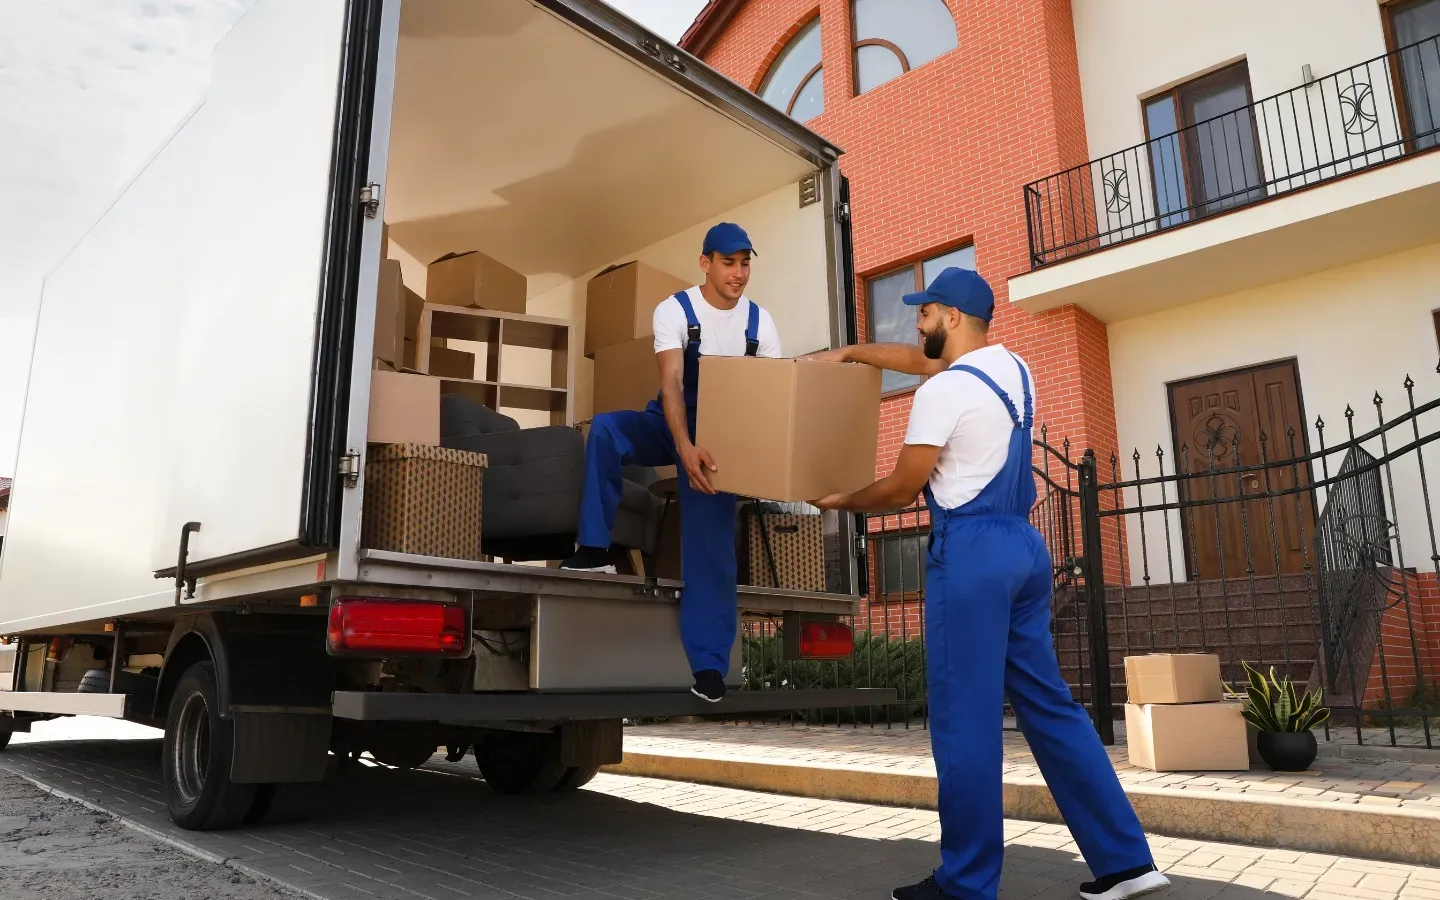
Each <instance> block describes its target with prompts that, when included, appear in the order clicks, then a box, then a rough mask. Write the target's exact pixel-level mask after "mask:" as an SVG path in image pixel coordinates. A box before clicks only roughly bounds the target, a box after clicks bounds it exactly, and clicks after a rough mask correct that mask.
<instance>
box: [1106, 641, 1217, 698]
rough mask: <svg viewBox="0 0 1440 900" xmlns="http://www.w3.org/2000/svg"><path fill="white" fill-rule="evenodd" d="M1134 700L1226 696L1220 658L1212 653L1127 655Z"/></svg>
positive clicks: (1128, 685)
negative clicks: (1221, 678) (1221, 679)
mask: <svg viewBox="0 0 1440 900" xmlns="http://www.w3.org/2000/svg"><path fill="white" fill-rule="evenodd" d="M1125 686H1126V688H1127V689H1128V698H1129V701H1130V702H1131V703H1139V704H1145V703H1214V702H1215V701H1217V700H1221V699H1223V698H1224V696H1225V687H1224V684H1223V683H1222V682H1221V681H1220V657H1218V656H1216V655H1215V654H1213V653H1152V654H1150V655H1148V656H1127V657H1125Z"/></svg>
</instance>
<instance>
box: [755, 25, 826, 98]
mask: <svg viewBox="0 0 1440 900" xmlns="http://www.w3.org/2000/svg"><path fill="white" fill-rule="evenodd" d="M760 97H761V99H763V100H764V101H765V102H766V103H769V104H770V105H771V106H773V107H775V108H776V109H778V110H782V111H784V113H785V114H786V115H788V116H792V117H794V118H795V119H798V120H799V121H801V122H808V121H810V120H811V119H813V118H815V117H816V116H818V115H820V114H821V113H823V112H824V111H825V70H824V69H822V68H821V67H820V20H819V19H818V18H817V19H816V20H815V21H813V22H811V23H810V24H809V25H806V26H805V27H804V28H802V29H800V33H799V34H797V35H795V39H794V40H792V41H791V42H790V43H789V44H788V45H787V46H786V47H785V49H784V50H783V51H781V53H780V58H779V59H777V60H775V65H773V66H771V67H770V74H768V75H766V76H765V82H764V84H762V85H760Z"/></svg>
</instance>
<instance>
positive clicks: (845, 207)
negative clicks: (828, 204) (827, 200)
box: [835, 203, 850, 224]
mask: <svg viewBox="0 0 1440 900" xmlns="http://www.w3.org/2000/svg"><path fill="white" fill-rule="evenodd" d="M835 221H837V222H840V223H841V224H844V223H845V222H848V221H850V204H848V203H836V204H835Z"/></svg>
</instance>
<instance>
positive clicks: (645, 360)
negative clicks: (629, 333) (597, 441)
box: [594, 337, 660, 415]
mask: <svg viewBox="0 0 1440 900" xmlns="http://www.w3.org/2000/svg"><path fill="white" fill-rule="evenodd" d="M659 393H660V367H659V365H658V364H657V363H656V362H655V339H654V338H653V337H643V338H637V339H635V340H633V341H626V342H625V343H623V344H613V345H611V346H609V347H601V348H600V349H599V350H596V351H595V390H594V411H595V414H596V415H599V414H600V413H606V412H614V411H615V410H619V409H644V408H645V404H647V403H649V402H650V401H651V400H654V399H655V398H656V397H657V396H658V395H659Z"/></svg>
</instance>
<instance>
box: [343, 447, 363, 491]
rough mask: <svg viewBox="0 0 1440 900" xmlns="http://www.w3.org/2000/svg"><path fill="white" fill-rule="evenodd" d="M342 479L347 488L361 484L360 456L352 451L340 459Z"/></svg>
mask: <svg viewBox="0 0 1440 900" xmlns="http://www.w3.org/2000/svg"><path fill="white" fill-rule="evenodd" d="M340 477H341V478H343V479H345V486H346V487H347V488H353V487H354V486H355V485H357V484H359V483H360V454H358V453H356V452H355V451H353V450H352V451H350V452H349V453H346V454H345V455H344V456H341V457H340Z"/></svg>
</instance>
